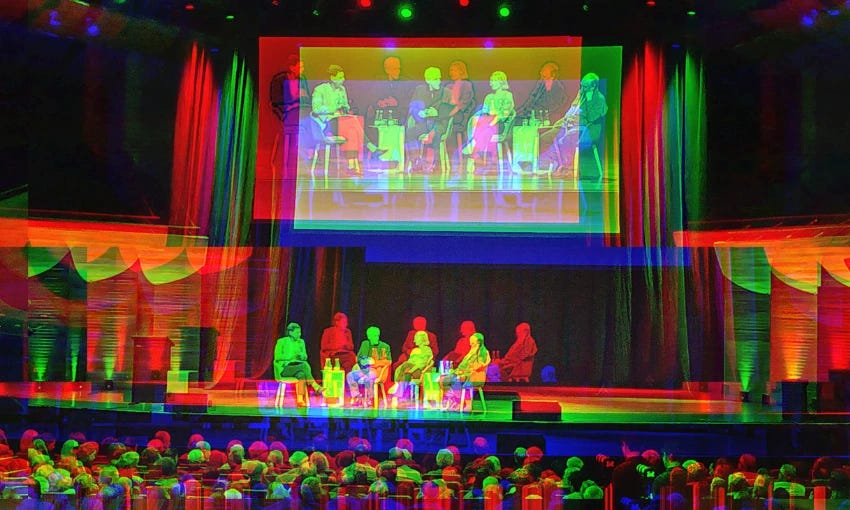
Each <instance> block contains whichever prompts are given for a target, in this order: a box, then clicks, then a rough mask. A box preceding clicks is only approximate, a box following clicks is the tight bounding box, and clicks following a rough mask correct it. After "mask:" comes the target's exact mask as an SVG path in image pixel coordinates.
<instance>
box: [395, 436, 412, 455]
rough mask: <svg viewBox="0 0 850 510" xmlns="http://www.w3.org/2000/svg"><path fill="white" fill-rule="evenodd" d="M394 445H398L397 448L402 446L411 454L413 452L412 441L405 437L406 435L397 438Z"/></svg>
mask: <svg viewBox="0 0 850 510" xmlns="http://www.w3.org/2000/svg"><path fill="white" fill-rule="evenodd" d="M395 445H396V446H398V447H399V448H402V449H405V450H407V451H409V452H410V453H411V454H412V453H413V441H411V440H410V439H407V438H406V437H403V438H401V439H399V440H398V441H396V442H395Z"/></svg>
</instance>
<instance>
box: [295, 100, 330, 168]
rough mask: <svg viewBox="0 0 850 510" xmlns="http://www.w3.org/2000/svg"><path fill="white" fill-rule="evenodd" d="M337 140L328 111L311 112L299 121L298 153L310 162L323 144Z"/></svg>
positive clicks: (305, 160) (303, 159)
mask: <svg viewBox="0 0 850 510" xmlns="http://www.w3.org/2000/svg"><path fill="white" fill-rule="evenodd" d="M337 141H338V138H337V137H335V136H334V132H333V128H332V127H331V123H330V115H329V114H327V113H319V112H316V111H313V112H310V113H309V114H308V115H307V116H305V117H304V118H302V119H301V121H300V122H299V123H298V154H299V155H300V156H301V159H302V161H304V162H306V163H308V164H309V162H310V160H311V159H312V158H313V155H314V154H315V152H316V149H318V148H319V147H320V146H321V145H323V144H333V143H336V142H337Z"/></svg>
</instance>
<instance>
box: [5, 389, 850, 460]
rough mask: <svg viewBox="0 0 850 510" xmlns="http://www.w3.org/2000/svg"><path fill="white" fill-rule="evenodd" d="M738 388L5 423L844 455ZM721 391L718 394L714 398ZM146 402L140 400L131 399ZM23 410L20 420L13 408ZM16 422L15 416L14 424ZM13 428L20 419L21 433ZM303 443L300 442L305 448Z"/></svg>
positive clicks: (44, 400) (261, 405)
mask: <svg viewBox="0 0 850 510" xmlns="http://www.w3.org/2000/svg"><path fill="white" fill-rule="evenodd" d="M730 388H731V389H734V385H732V386H730V385H723V384H718V385H714V384H703V385H685V387H684V388H682V389H675V390H672V389H671V390H661V389H633V388H577V387H563V386H545V385H511V384H499V383H495V384H487V385H486V386H485V388H484V395H485V400H486V411H485V410H484V408H483V406H482V404H481V402H480V400H479V399H478V396H476V400H475V401H474V405H473V407H472V410H471V411H469V412H464V413H461V412H458V411H442V410H440V409H439V408H437V409H423V408H421V407H420V408H415V407H408V406H406V405H405V404H404V403H402V404H400V405H399V407H398V408H396V409H393V408H392V407H391V406H389V408H384V407H383V404H381V405H380V406H379V408H378V409H373V408H366V409H363V408H352V407H350V406H340V407H337V406H333V405H330V406H329V405H324V404H323V402H322V399H321V398H319V397H315V396H313V395H312V393H311V397H313V398H312V399H311V405H310V406H309V407H295V401H294V399H293V398H290V397H289V396H288V397H287V399H286V401H285V405H284V406H283V407H282V408H276V407H275V405H274V391H275V389H276V383H274V381H251V382H250V383H248V384H246V385H245V386H244V387H243V388H242V389H241V391H237V390H236V388H223V389H220V388H213V389H206V388H203V387H200V386H198V383H194V386H193V387H190V388H189V391H188V392H186V393H181V394H174V393H168V394H165V393H158V392H156V391H155V392H148V394H150V395H154V396H155V397H163V399H162V400H161V401H153V402H134V399H133V396H134V391H133V389H132V388H129V389H123V390H121V389H119V390H112V391H107V390H104V389H103V388H97V387H93V386H92V385H91V384H90V383H41V384H40V385H39V384H38V383H4V384H2V385H0V391H2V394H3V395H5V396H6V397H11V398H6V399H5V400H4V406H5V407H4V409H3V415H4V416H5V421H6V423H5V425H6V426H7V432H8V430H9V428H12V429H15V428H17V427H18V426H20V427H21V428H22V429H23V428H29V427H33V428H37V429H40V430H43V429H46V430H54V433H55V434H57V437H62V436H63V435H65V434H67V433H68V432H70V431H73V430H83V429H85V430H91V431H97V433H98V434H99V435H112V436H115V437H125V436H127V437H132V436H138V440H139V441H143V440H145V437H148V436H149V435H150V434H151V433H152V432H153V430H154V429H156V428H167V429H168V430H171V431H172V433H176V434H177V435H178V436H181V435H182V434H181V432H184V433H185V434H186V435H187V436H188V434H190V433H191V432H192V431H202V433H203V434H204V436H205V437H207V436H209V437H213V438H219V439H218V440H219V441H221V442H226V441H227V440H229V439H230V438H232V437H239V438H241V439H243V441H244V440H249V441H253V440H256V439H265V438H266V437H267V436H268V435H269V434H271V435H272V436H275V437H278V438H282V439H283V440H284V442H285V443H286V444H287V445H291V446H290V449H291V450H292V449H296V448H303V447H306V445H309V444H310V441H311V440H312V437H314V436H315V435H316V434H319V433H323V434H325V435H326V436H327V437H328V439H329V442H330V443H331V445H332V447H336V448H338V449H343V448H345V442H346V440H347V438H348V437H350V436H351V435H358V436H360V437H367V438H369V439H370V440H371V441H372V443H373V445H374V451H376V452H382V451H387V450H388V449H389V448H390V447H391V446H392V445H393V443H394V441H395V440H396V439H397V438H399V437H412V438H415V439H416V441H417V444H421V445H422V448H423V449H424V450H426V451H428V450H432V449H433V451H436V449H439V448H441V447H443V446H445V445H446V444H456V445H458V446H459V447H461V448H463V447H468V446H470V445H471V439H472V437H474V436H478V435H483V436H484V437H488V438H489V439H490V440H491V444H496V445H497V449H498V453H500V454H509V453H510V452H511V451H512V448H513V447H514V446H516V445H521V444H523V443H527V444H531V443H542V444H545V445H547V447H548V448H549V451H550V452H551V453H553V454H557V455H596V454H597V453H604V454H606V455H618V454H619V445H620V444H621V442H622V441H627V442H628V443H629V444H630V445H631V446H632V447H634V448H655V449H659V450H660V449H666V450H668V451H676V452H679V453H680V454H682V455H689V456H695V457H706V458H716V457H718V456H722V455H737V454H740V452H742V451H750V452H753V453H755V454H757V455H760V456H763V457H764V456H769V457H783V456H790V455H797V456H799V455H806V456H818V455H828V454H829V455H842V454H846V451H847V445H848V436H850V427H848V426H847V424H848V420H850V412H848V411H846V410H844V411H832V412H812V411H806V412H803V411H802V410H799V409H798V410H793V411H792V410H789V409H788V408H787V404H786V406H785V409H783V405H782V403H781V402H779V403H777V402H770V401H767V400H765V401H764V402H762V401H758V402H742V401H741V400H740V395H739V394H738V393H737V392H735V393H734V394H733V393H731V392H730V391H729V390H730ZM712 389H719V390H720V393H712V392H711V391H700V390H712ZM135 393H136V396H137V399H136V400H138V391H136V392H135ZM14 405H18V406H20V412H19V413H16V412H15V410H14V408H11V409H7V407H10V406H14ZM14 414H19V416H18V417H13V415H14ZM15 420H19V423H18V424H15ZM302 443H303V444H302Z"/></svg>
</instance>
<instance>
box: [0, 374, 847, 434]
mask: <svg viewBox="0 0 850 510" xmlns="http://www.w3.org/2000/svg"><path fill="white" fill-rule="evenodd" d="M275 390H276V384H275V383H274V382H273V381H267V382H259V383H256V384H254V383H253V382H252V383H251V384H250V385H248V386H247V387H246V388H244V390H243V391H236V390H235V389H230V388H226V389H206V388H203V387H200V386H198V384H197V383H195V384H194V387H192V386H190V387H189V388H188V391H187V392H185V393H180V394H173V393H169V394H164V393H163V394H160V395H159V397H160V398H159V399H158V401H156V399H154V400H155V401H154V402H149V401H143V402H134V392H133V391H132V390H131V389H125V390H123V391H103V390H96V389H92V386H91V385H90V384H88V383H42V384H41V385H40V386H39V385H37V384H35V383H2V384H0V392H2V394H3V395H6V396H9V397H14V398H19V399H25V400H26V401H27V402H28V405H29V406H31V407H55V408H62V409H91V410H109V411H127V412H154V413H157V412H159V413H166V412H171V413H181V414H204V415H208V416H241V417H266V416H277V417H317V418H318V417H326V418H356V419H388V420H400V419H401V420H410V421H436V422H440V421H448V422H455V421H458V420H462V421H465V422H481V423H506V422H546V423H552V422H556V423H568V424H589V425H597V424H610V425H615V424H621V425H622V424H627V425H653V424H657V425H772V424H782V423H788V422H797V421H805V422H806V423H810V424H825V425H826V424H842V423H844V424H846V423H848V421H850V412H847V411H844V412H819V413H809V412H807V413H802V412H796V413H792V412H788V410H786V412H783V409H782V406H781V404H777V403H772V404H771V403H762V402H760V401H759V402H741V401H740V400H739V399H737V398H735V399H733V398H732V397H731V396H729V395H727V396H726V397H725V398H724V397H723V396H722V395H712V394H710V393H708V392H700V391H690V390H688V389H680V390H660V389H633V388H579V387H563V386H534V385H509V384H488V385H487V386H485V388H484V394H485V400H486V411H485V410H484V408H483V406H482V404H481V402H480V400H479V397H478V396H477V395H476V396H475V399H474V401H473V407H472V410H471V411H470V412H465V413H461V412H458V411H444V410H441V409H439V408H434V409H430V408H421V407H420V408H414V407H413V406H412V405H408V404H407V403H405V402H403V401H402V402H401V403H400V404H399V406H398V408H392V406H391V405H390V406H388V407H387V408H385V407H384V406H383V404H382V403H381V405H380V406H379V408H378V409H373V408H365V409H363V408H355V407H351V406H349V405H345V406H335V405H325V404H324V403H323V402H322V399H321V398H319V397H316V396H314V395H312V393H311V397H312V398H311V405H310V406H309V407H296V406H295V401H294V398H293V397H292V396H291V395H287V398H286V402H285V405H284V406H283V407H282V408H276V407H275V405H274V396H275V395H274V391H275ZM149 393H151V394H154V393H153V392H149ZM135 396H136V399H137V400H139V399H138V396H137V395H135ZM736 396H737V395H736ZM204 403H206V405H204Z"/></svg>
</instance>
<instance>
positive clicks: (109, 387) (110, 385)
mask: <svg viewBox="0 0 850 510" xmlns="http://www.w3.org/2000/svg"><path fill="white" fill-rule="evenodd" d="M103 389H104V391H113V390H114V389H115V381H113V380H112V379H106V380H105V381H103Z"/></svg>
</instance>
